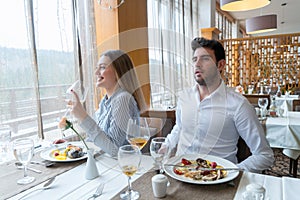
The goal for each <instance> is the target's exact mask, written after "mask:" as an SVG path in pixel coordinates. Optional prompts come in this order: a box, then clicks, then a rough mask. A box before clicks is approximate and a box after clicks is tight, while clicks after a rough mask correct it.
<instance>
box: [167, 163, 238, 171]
mask: <svg viewBox="0 0 300 200" xmlns="http://www.w3.org/2000/svg"><path fill="white" fill-rule="evenodd" d="M164 166H166V167H187V168H189V167H196V166H197V165H185V166H182V165H176V164H164ZM189 170H202V171H216V170H226V171H230V170H237V171H244V170H243V169H240V168H236V167H234V168H230V167H227V168H204V167H199V168H197V169H195V168H191V169H189Z"/></svg>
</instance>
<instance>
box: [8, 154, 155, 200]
mask: <svg viewBox="0 0 300 200" xmlns="http://www.w3.org/2000/svg"><path fill="white" fill-rule="evenodd" d="M97 167H98V170H99V173H100V176H99V177H97V178H95V179H93V180H86V179H85V177H84V172H85V163H84V164H82V165H80V166H78V167H75V168H74V169H72V170H69V171H67V172H65V173H63V174H61V175H59V176H57V178H56V180H55V182H54V183H53V184H52V185H53V186H52V187H51V189H48V190H40V191H37V192H33V193H32V194H30V196H27V197H26V198H25V199H30V200H41V199H61V200H64V199H65V200H70V199H72V200H73V199H74V200H77V199H78V200H79V199H87V198H88V197H90V196H91V195H92V194H93V193H94V192H95V190H96V188H97V186H98V185H99V183H100V182H104V183H105V186H104V190H103V194H102V195H101V196H100V197H99V198H97V199H104V200H107V199H110V198H112V197H114V196H115V195H116V194H118V193H119V192H120V191H121V190H122V189H123V188H124V187H126V186H127V183H128V182H127V180H128V178H127V176H125V175H124V174H123V173H122V172H121V170H120V168H119V166H118V163H117V160H116V159H113V158H111V157H110V156H108V155H106V154H105V155H101V156H100V157H99V158H98V160H97ZM152 167H153V159H152V158H151V157H150V156H143V158H142V162H141V169H142V170H143V172H146V171H148V170H149V169H150V168H152ZM141 175H142V173H137V174H136V175H134V176H133V177H132V181H134V180H136V179H137V178H139V177H140V176H141ZM42 185H43V184H40V185H38V186H36V187H34V188H31V189H29V190H27V191H25V192H23V193H21V194H18V195H16V196H14V197H12V198H10V199H11V200H16V199H19V198H20V197H22V196H23V195H25V194H27V193H30V192H31V191H32V190H34V189H36V188H41V187H42Z"/></svg>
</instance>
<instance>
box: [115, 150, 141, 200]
mask: <svg viewBox="0 0 300 200" xmlns="http://www.w3.org/2000/svg"><path fill="white" fill-rule="evenodd" d="M141 155H142V154H141V151H140V148H139V147H138V146H135V145H124V146H121V147H120V148H119V151H118V163H119V166H120V168H121V169H122V172H123V173H124V174H125V175H126V176H128V190H127V191H124V192H123V193H121V194H120V197H121V199H138V198H139V197H140V193H139V192H138V191H134V190H132V187H131V176H133V175H134V174H135V173H136V172H137V170H138V168H139V166H140V162H141Z"/></svg>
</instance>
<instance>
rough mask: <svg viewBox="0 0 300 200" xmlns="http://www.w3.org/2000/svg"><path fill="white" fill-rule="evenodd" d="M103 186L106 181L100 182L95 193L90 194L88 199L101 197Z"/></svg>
mask: <svg viewBox="0 0 300 200" xmlns="http://www.w3.org/2000/svg"><path fill="white" fill-rule="evenodd" d="M103 188H104V183H100V184H99V186H98V187H97V189H96V191H95V193H94V194H93V195H92V196H90V197H89V198H88V199H95V198H97V197H99V196H100V195H101V194H102V191H103Z"/></svg>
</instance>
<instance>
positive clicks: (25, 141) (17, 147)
mask: <svg viewBox="0 0 300 200" xmlns="http://www.w3.org/2000/svg"><path fill="white" fill-rule="evenodd" d="M13 151H14V155H15V157H16V159H17V160H18V161H19V162H20V163H22V164H23V166H24V177H23V178H22V179H19V180H18V181H17V183H18V184H21V185H24V184H28V183H31V182H33V181H34V180H35V178H34V177H32V176H28V175H27V165H28V164H29V162H30V160H31V159H32V157H33V154H34V143H33V140H32V139H30V138H20V139H16V140H15V141H14V142H13Z"/></svg>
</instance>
